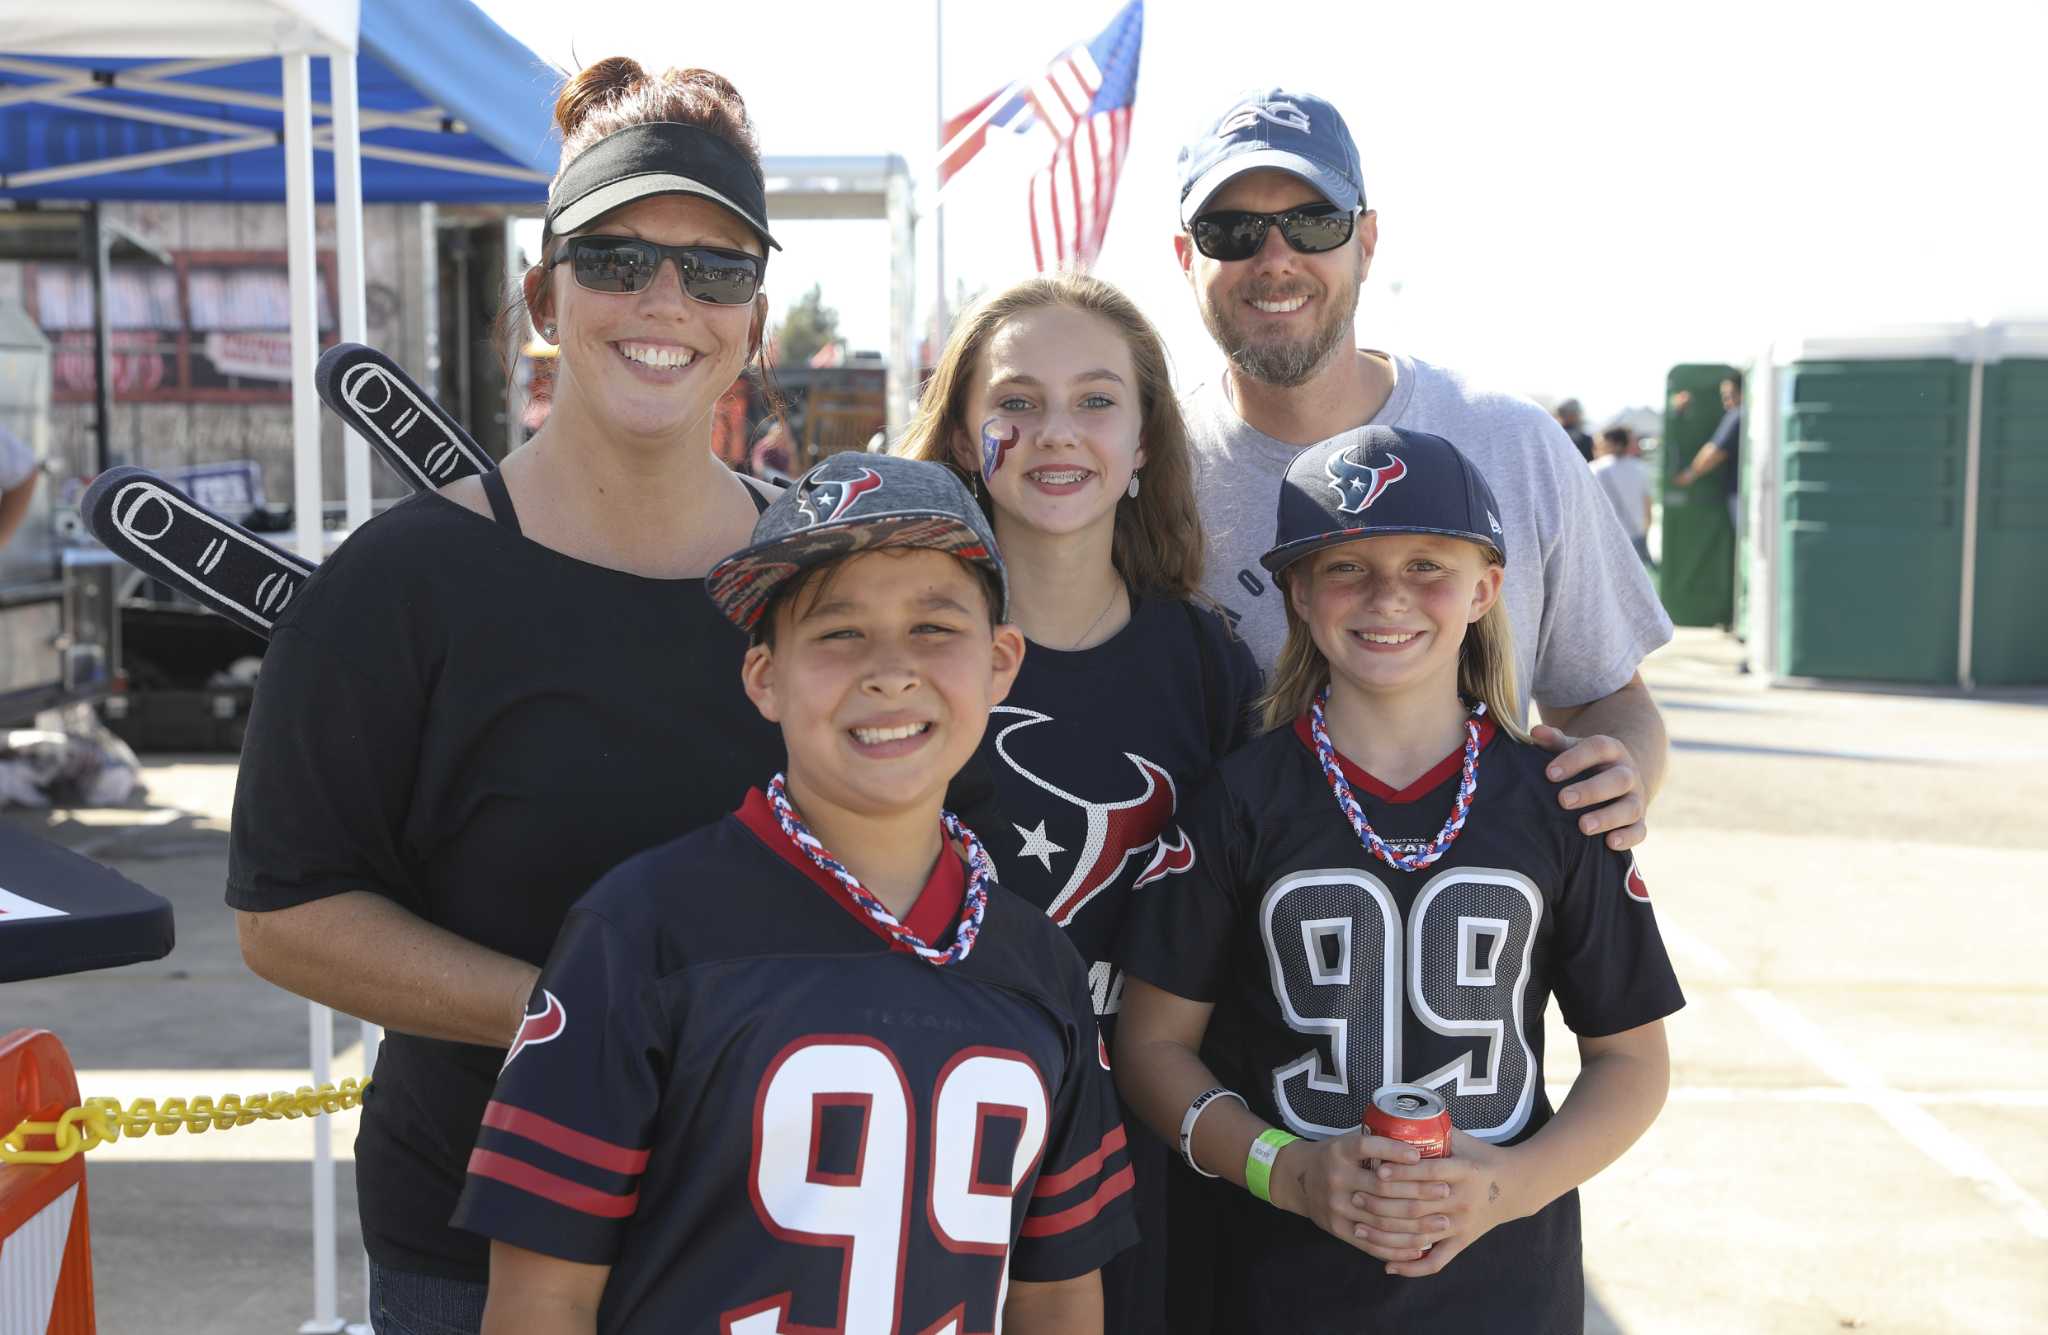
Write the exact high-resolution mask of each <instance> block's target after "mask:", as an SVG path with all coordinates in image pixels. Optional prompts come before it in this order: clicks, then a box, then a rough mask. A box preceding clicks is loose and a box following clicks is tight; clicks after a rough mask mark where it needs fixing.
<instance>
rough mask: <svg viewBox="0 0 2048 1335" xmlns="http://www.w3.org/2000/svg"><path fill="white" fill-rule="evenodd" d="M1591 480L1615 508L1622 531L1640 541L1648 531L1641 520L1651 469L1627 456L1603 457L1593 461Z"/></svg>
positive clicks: (1634, 458)
mask: <svg viewBox="0 0 2048 1335" xmlns="http://www.w3.org/2000/svg"><path fill="white" fill-rule="evenodd" d="M1593 481H1595V482H1597V483H1599V484H1600V490H1601V491H1602V492H1605V493H1606V495H1607V503H1608V504H1609V505H1612V506H1613V507H1614V517H1615V518H1616V519H1619V520H1620V521H1621V531H1622V532H1624V533H1626V534H1628V535H1629V536H1630V537H1631V538H1640V537H1642V536H1643V535H1644V534H1645V533H1648V532H1649V531H1650V526H1649V523H1648V522H1647V521H1646V520H1645V519H1644V518H1643V502H1645V501H1647V500H1649V499H1650V486H1651V482H1650V466H1649V465H1648V464H1646V463H1644V462H1643V461H1642V460H1641V459H1638V458H1636V457H1635V456H1634V455H1629V454H1604V455H1602V456H1600V457H1599V458H1598V459H1595V460H1594V461H1593Z"/></svg>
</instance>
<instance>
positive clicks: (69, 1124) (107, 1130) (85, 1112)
mask: <svg viewBox="0 0 2048 1335" xmlns="http://www.w3.org/2000/svg"><path fill="white" fill-rule="evenodd" d="M369 1086H370V1082H369V1081H367V1080H361V1081H358V1080H355V1079H353V1078H350V1079H347V1080H344V1081H342V1082H341V1083H340V1084H339V1085H331V1084H330V1085H321V1086H320V1087H319V1088H318V1089H315V1088H314V1087H313V1086H311V1085H300V1086H299V1087H298V1088H297V1089H296V1090H291V1091H286V1090H282V1089H280V1090H275V1091H273V1092H271V1093H268V1094H252V1095H250V1096H249V1097H248V1098H246V1099H245V1098H243V1097H242V1096H241V1095H239V1094H230V1095H228V1096H227V1097H226V1098H224V1099H222V1100H221V1101H220V1102H218V1103H215V1102H214V1101H213V1100H212V1099H210V1098H207V1097H206V1096H205V1095H203V1094H202V1095H201V1096H200V1097H198V1098H196V1099H191V1100H186V1099H165V1100H164V1104H163V1107H161V1108H159V1107H157V1104H156V1100H155V1099H137V1100H135V1101H134V1102H133V1103H131V1104H129V1105H128V1106H127V1107H125V1108H123V1107H122V1106H121V1101H120V1100H119V1099H87V1100H86V1101H85V1102H84V1104H82V1105H81V1106H79V1107H76V1108H71V1109H67V1110H66V1111H65V1113H64V1115H63V1116H62V1117H59V1118H58V1119H57V1120H56V1121H54V1122H23V1123H22V1124H21V1125H20V1126H17V1127H15V1128H14V1130H13V1131H11V1132H9V1133H8V1134H7V1137H6V1139H4V1140H0V1163H23V1164H48V1163H65V1162H67V1161H68V1160H71V1159H73V1158H76V1157H77V1156H78V1155H81V1154H83V1153H85V1152H86V1151H87V1150H96V1149H98V1148H99V1147H100V1146H102V1145H109V1144H112V1143H113V1142H114V1141H117V1140H119V1139H120V1138H121V1137H122V1136H123V1135H124V1134H126V1135H129V1136H141V1135H145V1134H147V1133H148V1132H151V1131H154V1132H156V1133H157V1134H158V1135H159V1136H168V1135H171V1134H172V1133H173V1132H176V1131H180V1130H183V1131H190V1132H191V1133H192V1134H193V1135H195V1136H196V1135H198V1134H199V1133H200V1132H202V1131H207V1130H214V1131H226V1130H228V1129H229V1128H231V1127H237V1126H247V1125H248V1124H249V1123H251V1122H257V1121H262V1122H275V1121H279V1120H295V1119H297V1118H300V1117H314V1116H318V1115H319V1114H320V1113H334V1112H341V1111H342V1110H344V1109H347V1108H353V1107H356V1106H357V1105H359V1104H360V1103H362V1101H363V1091H364V1090H365V1089H368V1088H369ZM30 1136H55V1137H56V1141H57V1147H56V1148H55V1149H49V1150H31V1149H25V1148H23V1147H24V1146H26V1145H27V1144H28V1138H29V1137H30Z"/></svg>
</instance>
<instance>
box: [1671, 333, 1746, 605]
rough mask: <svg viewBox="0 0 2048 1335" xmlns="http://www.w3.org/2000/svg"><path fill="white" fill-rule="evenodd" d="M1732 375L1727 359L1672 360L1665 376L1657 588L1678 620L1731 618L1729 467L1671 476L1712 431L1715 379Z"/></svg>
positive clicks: (1717, 415)
mask: <svg viewBox="0 0 2048 1335" xmlns="http://www.w3.org/2000/svg"><path fill="white" fill-rule="evenodd" d="M1734 374H1736V370H1735V368H1734V367H1732V366H1725V365H1723V364H1721V363H1719V362H1695V363H1687V364H1685V365H1683V366H1674V367H1672V368H1671V372H1670V374H1669V375H1667V376H1665V377H1664V434H1663V438H1662V441H1661V443H1660V444H1659V446H1658V450H1657V453H1658V456H1659V464H1660V466H1659V469H1658V471H1659V473H1660V474H1661V475H1662V480H1661V485H1660V487H1659V491H1660V492H1661V494H1662V499H1663V503H1664V513H1663V520H1664V523H1663V528H1664V548H1663V551H1662V552H1661V553H1660V555H1659V559H1658V563H1657V594H1658V596H1659V597H1660V598H1662V599H1663V601H1664V610H1665V611H1667V612H1669V613H1670V614H1671V619H1672V621H1674V622H1676V623H1677V624H1679V625H1681V626H1726V625H1730V624H1732V623H1733V619H1734V576H1735V527H1734V525H1733V524H1732V523H1731V522H1730V520H1729V516H1728V499H1727V498H1728V492H1729V490H1730V489H1731V488H1733V487H1734V486H1735V485H1736V474H1735V470H1734V469H1730V468H1718V469H1716V470H1714V472H1712V473H1710V474H1708V475H1707V476H1706V477H1703V478H1701V479H1700V480H1699V481H1697V482H1695V483H1693V484H1692V485H1691V486H1690V487H1681V486H1679V485H1678V484H1677V483H1676V482H1674V481H1673V480H1672V478H1673V476H1674V475H1675V474H1676V473H1677V472H1678V470H1679V469H1681V468H1683V467H1685V466H1686V465H1687V464H1689V463H1691V462H1692V457H1693V455H1695V454H1697V453H1699V448H1700V446H1701V445H1704V444H1705V443H1706V442H1707V440H1708V439H1709V438H1711V437H1712V436H1713V434H1714V428H1715V427H1716V426H1718V425H1719V424H1720V421H1721V382H1722V381H1723V380H1725V379H1727V378H1728V377H1729V376H1731V375H1734ZM1681 395H1683V396H1684V400H1685V402H1684V406H1683V407H1680V406H1679V402H1680V396H1681Z"/></svg>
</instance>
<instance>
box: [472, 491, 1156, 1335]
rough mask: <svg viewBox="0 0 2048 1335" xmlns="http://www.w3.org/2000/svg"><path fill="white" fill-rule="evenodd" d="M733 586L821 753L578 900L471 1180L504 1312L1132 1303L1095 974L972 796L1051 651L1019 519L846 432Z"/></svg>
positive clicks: (772, 709)
mask: <svg viewBox="0 0 2048 1335" xmlns="http://www.w3.org/2000/svg"><path fill="white" fill-rule="evenodd" d="M707 588H708V589H709V591H710V593H711V596H712V598H713V599H714V600H715V601H716V602H717V603H718V605H719V607H720V609H721V610H722V611H723V612H724V613H725V615H726V616H727V617H728V618H729V619H731V620H732V621H733V622H734V623H735V624H737V625H739V626H740V627H742V628H743V629H746V630H748V631H749V632H751V634H752V636H753V641H754V642H753V645H752V647H751V648H750V649H749V651H748V654H747V657H746V660H745V664H744V666H743V668H742V680H743V682H744V684H745V687H746V690H747V693H748V695H749V697H750V698H751V699H752V700H753V701H754V703H755V705H756V707H757V708H759V709H760V711H761V713H762V714H763V715H764V716H765V717H767V718H768V719H770V720H771V721H773V722H775V723H777V724H779V725H780V726H781V728H782V732H783V738H784V742H785V743H786V745H787V747H788V753H789V768H788V771H787V772H786V774H778V775H776V776H775V777H774V779H773V780H772V781H771V782H770V783H769V784H768V786H767V787H766V789H765V790H755V791H754V792H751V793H750V794H749V795H748V797H747V799H746V801H745V802H744V803H743V804H742V806H741V807H740V809H739V810H738V811H736V812H734V813H733V814H732V815H730V816H728V817H727V818H726V819H724V820H723V821H721V822H719V823H718V824H716V825H713V826H710V827H707V828H705V829H703V830H699V831H698V832H696V833H694V834H692V835H689V836H687V837H685V838H683V839H680V840H677V841H675V842H674V843H671V844H668V845H665V846H663V847H661V848H657V849H654V850H652V851H650V852H647V853H644V854H641V855H640V856H639V857H636V858H634V859H632V860H631V861H629V862H627V863H625V864H624V865H623V866H621V867H619V868H618V869H617V870H616V871H614V872H612V873H611V874H610V875H609V876H607V877H606V878H605V879H604V880H603V881H601V882H600V883H599V884H598V885H597V887H596V888H595V889H593V890H592V891H591V892H590V894H589V895H588V896H586V897H585V898H584V899H583V900H582V901H581V903H580V904H579V905H578V906H577V908H576V909H575V910H574V911H573V912H572V913H571V914H570V916H569V919H568V922H567V924H566V925H565V927H564V929H563V933H562V936H561V938H560V940H559V941H558V942H557V944H556V946H555V950H554V953H553V955H552V956H551V958H550V959H549V962H548V965H547V967H546V969H545V970H544V971H543V973H542V976H541V981H540V984H539V986H538V987H537V988H536V990H535V992H534V994H533V999H532V1001H531V1003H530V1005H529V1007H528V1011H529V1019H528V1021H527V1025H526V1029H525V1031H524V1032H523V1033H522V1034H521V1036H520V1041H519V1042H517V1043H515V1044H514V1045H513V1047H512V1050H511V1052H510V1054H509V1055H508V1056H507V1058H506V1062H505V1067H504V1071H503V1073H502V1074H501V1075H500V1077H499V1081H498V1087H497V1091H496V1094H495V1096H494V1099H493V1102H492V1103H491V1105H490V1108H489V1110H488V1111H487V1112H486V1114H485V1117H484V1129H483V1132H482V1135H481V1136H480V1138H479V1140H478V1142H477V1147H476V1150H475V1153H474V1155H473V1156H472V1158H471V1160H470V1165H469V1178H468V1184H467V1186H466V1188H465V1190H464V1193H463V1196H462V1200H461V1203H460V1205H459V1207H458V1209H457V1211H456V1217H455V1222H456V1223H457V1224H458V1225H460V1226H462V1227H465V1228H470V1229H473V1230H475V1231H477V1232H481V1233H484V1234H487V1235H488V1236H489V1237H491V1239H492V1240H493V1241H492V1248H491V1286H490V1304H489V1308H488V1310H487V1312H486V1315H485V1321H484V1329H485V1330H486V1331H487V1332H505V1331H513V1330H517V1331H521V1332H545V1333H548V1335H552V1333H554V1332H571V1331H573V1332H579V1335H588V1333H589V1332H594V1331H605V1332H632V1331H661V1332H664V1333H666V1332H682V1331H704V1332H710V1333H715V1335H777V1332H793V1331H813V1330H832V1331H840V1332H845V1333H846V1335H855V1333H856V1332H875V1333H876V1335H894V1333H895V1332H903V1335H920V1333H922V1332H931V1333H932V1335H938V1333H939V1332H952V1333H953V1335H972V1333H975V1332H987V1331H993V1330H995V1329H997V1328H998V1327H999V1326H1000V1328H1002V1329H1004V1330H1007V1331H1010V1332H1023V1333H1025V1335H1029V1333H1030V1332H1054V1331H1058V1332H1073V1331H1082V1332H1099V1331H1101V1330H1102V1308H1101V1288H1100V1279H1099V1273H1098V1272H1099V1270H1100V1268H1101V1266H1102V1264H1103V1263H1104V1262H1105V1261H1106V1260H1108V1259H1109V1258H1110V1257H1112V1256H1113V1255H1115V1254H1116V1253H1117V1252H1119V1251H1121V1250H1122V1249H1123V1248H1125V1247H1128V1246H1129V1245H1131V1243H1132V1242H1134V1241H1135V1240H1136V1229H1135V1226H1134V1225H1133V1223H1132V1222H1131V1218H1130V1211H1129V1200H1128V1192H1129V1187H1130V1182H1131V1173H1130V1168H1129V1165H1128V1161H1127V1154H1126V1150H1125V1144H1124V1131H1123V1127H1122V1125H1121V1123H1120V1122H1119V1120H1118V1117H1117V1111H1116V1099H1115V1095H1114V1091H1113V1089H1112V1086H1111V1082H1110V1077H1109V1073H1108V1069H1107V1062H1106V1058H1105V1057H1104V1054H1103V1051H1102V1045H1101V1041H1100V1039H1099V1037H1098V1034H1097V1030H1096V1024H1095V1019H1094V1015H1093V1012H1092V1008H1091V1005H1090V998H1089V988H1088V977H1087V971H1086V968H1085V966H1084V965H1083V964H1082V961H1081V958H1080V956H1079V955H1078V954H1076V953H1075V951H1074V948H1073V947H1072V945H1071V944H1069V943H1068V942H1067V940H1066V939H1065V938H1064V937H1063V935H1062V934H1061V932H1060V931H1059V929H1058V928H1057V927H1056V926H1054V925H1053V924H1052V923H1050V922H1048V921H1047V920H1046V918H1045V916H1044V914H1042V913H1041V912H1039V911H1038V910H1037V909H1035V908H1033V907H1032V906H1031V905H1029V904H1026V903H1024V902H1023V901H1022V900H1019V899H1015V898H1013V897H1011V896H1010V895H1008V894H1007V893H1006V892H1005V891H1003V890H1002V889H1001V888H1000V887H998V886H997V885H996V884H995V883H994V876H993V867H992V864H991V863H990V861H989V859H988V856H987V854H986V853H985V852H984V851H983V849H982V847H981V844H980V842H979V841H978V840H977V839H976V838H975V836H974V833H973V832H972V831H970V830H968V829H966V828H965V827H964V826H962V825H961V824H960V823H959V821H958V820H957V819H956V818H954V817H953V816H952V815H951V814H950V813H946V812H943V811H942V810H941V801H942V798H943V796H944V793H945V790H946V785H947V781H948V780H949V779H951V778H952V777H953V775H954V773H955V772H956V771H957V770H958V769H959V768H960V766H961V765H962V764H964V763H965V762H966V760H967V759H968V757H969V756H970V755H971V754H972V753H973V752H974V749H975V747H976V746H977V745H978V744H979V743H980V740H981V736H982V731H983V728H984V726H985V724H986V722H987V719H988V711H989V708H990V706H992V705H994V704H995V703H997V702H998V701H1000V700H1001V699H1002V697H1003V694H1004V692H1005V691H1006V690H1007V688H1008V686H1009V683H1010V681H1011V680H1012V678H1013V677H1014V676H1015V674H1016V671H1017V666H1018V663H1019V661H1020V659H1021V656H1022V653H1023V641H1022V638H1021V636H1020V635H1019V634H1018V632H1017V631H1016V629H1015V628H1014V627H1012V626H1010V625H1008V624H1005V616H1006V611H1007V599H1008V587H1007V582H1006V577H1005V574H1004V571H1003V566H1002V562H1001V559H1000V557H999V556H998V555H997V553H996V548H995V540H994V537H993V535H992V534H991V533H990V532H989V531H988V526H987V521H986V519H985V518H984V517H983V516H982V514H981V512H980V510H979V508H978V507H977V506H976V505H975V504H974V503H973V500H972V498H971V497H970V496H969V495H968V493H967V490H966V488H965V487H964V486H963V485H962V484H961V483H960V482H959V481H958V479H956V478H955V477H953V476H952V475H951V474H950V473H948V472H947V471H946V470H945V469H944V468H942V467H939V466H937V465H934V464H927V463H921V462H917V461H914V460H907V459H897V458H892V457H887V456H876V455H863V454H842V455H837V456H834V457H833V458H831V459H828V460H827V461H826V462H824V463H822V464H820V465H819V466H818V467H817V468H815V469H813V470H811V472H810V473H809V474H807V475H806V476H805V477H804V478H803V479H802V480H801V481H799V482H798V483H797V485H796V486H794V487H792V488H791V489H790V491H789V492H788V493H786V494H785V495H784V496H783V497H782V498H780V499H779V500H777V501H776V502H775V504H774V505H772V506H770V507H769V509H768V511H767V512H766V513H765V514H763V515H762V517H761V520H760V522H759V524H757V525H756V527H755V530H754V543H753V545H752V546H750V547H748V548H747V549H746V550H744V551H741V552H739V553H737V554H736V555H734V556H732V557H730V558H728V559H727V560H726V561H724V562H722V563H721V564H720V565H719V566H718V567H716V568H715V569H714V570H713V571H712V573H711V576H710V579H709V581H708V583H707Z"/></svg>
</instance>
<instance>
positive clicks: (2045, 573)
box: [1962, 324, 2048, 686]
mask: <svg viewBox="0 0 2048 1335" xmlns="http://www.w3.org/2000/svg"><path fill="white" fill-rule="evenodd" d="M1983 353H1984V355H1983V360H1982V363H1981V370H1980V371H1979V375H1980V376H1981V380H1982V383H1981V386H1980V387H1979V389H1978V400H1979V402H1980V403H1981V405H1982V406H1981V411H1980V414H1979V421H1980V426H1979V431H1978V438H1979V442H1980V444H1979V447H1978V451H1977V470H1976V471H1977V482H1978V485H1977V491H1976V494H1977V505H1976V509H1975V513H1974V514H1973V515H1972V516H1971V520H1972V525H1973V527H1974V529H1975V538H1976V541H1975V553H1976V560H1975V562H1974V563H1973V565H1972V567H1971V569H1970V571H1969V579H1968V582H1967V585H1966V587H1967V589H1968V590H1969V593H1970V602H1969V604H1968V605H1969V609H1970V620H1969V624H1968V640H1967V643H1968V644H1969V646H1970V652H1969V655H1968V657H1967V659H1966V660H1965V662H1964V666H1963V674H1962V675H1963V680H1964V681H1965V683H1967V684H1971V685H1977V686H2037V685H2042V684H2048V596H2044V593H2043V591H2044V590H2048V324H2032V325H2021V324H2003V325H1992V326H1989V327H1988V328H1987V329H1986V330H1985V339H1984V344H1983Z"/></svg>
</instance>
